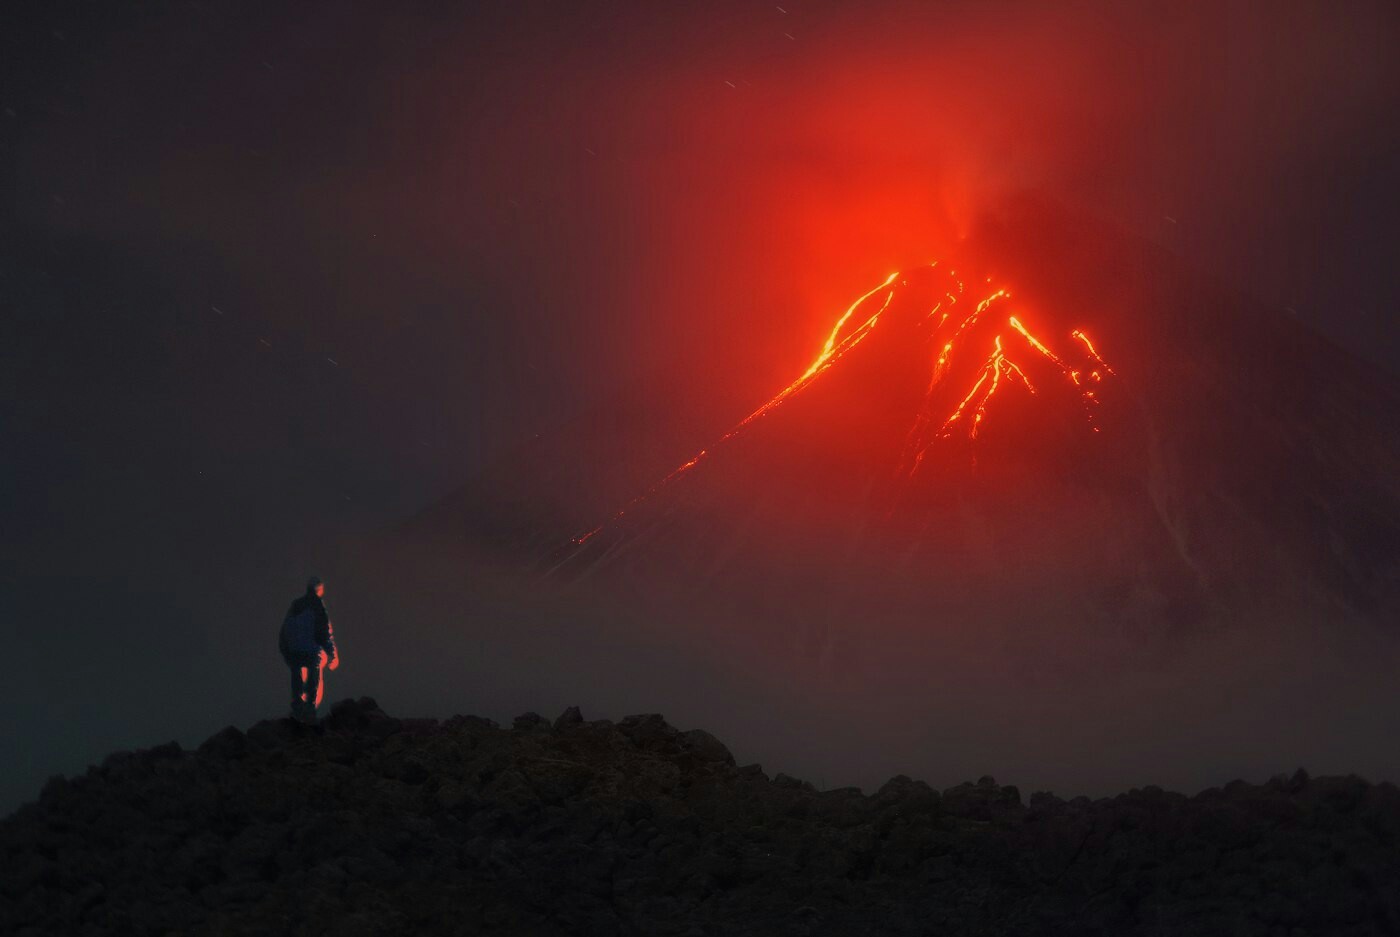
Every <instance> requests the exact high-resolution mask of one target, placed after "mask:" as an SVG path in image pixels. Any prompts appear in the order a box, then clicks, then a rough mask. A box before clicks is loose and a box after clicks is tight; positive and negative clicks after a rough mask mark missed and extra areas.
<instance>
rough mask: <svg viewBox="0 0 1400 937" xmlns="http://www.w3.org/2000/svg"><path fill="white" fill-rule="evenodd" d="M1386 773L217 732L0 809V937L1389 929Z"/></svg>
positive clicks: (630, 739) (503, 738)
mask: <svg viewBox="0 0 1400 937" xmlns="http://www.w3.org/2000/svg"><path fill="white" fill-rule="evenodd" d="M1397 882H1400V790H1397V788H1396V787H1395V786H1394V785H1391V784H1370V783H1368V782H1366V781H1364V780H1361V779H1359V778H1356V777H1333V778H1309V777H1307V775H1306V774H1304V773H1303V772H1301V771H1300V772H1298V773H1297V774H1295V775H1294V776H1292V777H1291V778H1290V777H1279V778H1276V779H1274V780H1272V781H1270V782H1268V783H1266V784H1263V785H1252V784H1247V783H1244V782H1242V781H1235V782H1232V783H1230V784H1228V785H1226V786H1225V787H1224V788H1219V789H1211V790H1209V791H1205V792H1203V793H1201V794H1199V795H1197V796H1195V797H1186V796H1183V795H1180V794H1174V793H1169V792H1166V791H1162V790H1160V789H1157V788H1153V787H1148V788H1144V789H1141V790H1136V789H1135V790H1133V791H1130V792H1129V793H1126V794H1121V795H1119V796H1117V797H1113V798H1107V799H1102V800H1097V801H1090V800H1088V799H1086V798H1076V799H1075V800H1071V801H1064V800H1061V799H1059V798H1057V797H1055V796H1053V795H1050V794H1046V793H1036V794H1032V795H1031V796H1030V798H1029V802H1028V803H1026V802H1023V801H1022V798H1021V796H1020V794H1019V792H1018V791H1017V789H1016V788H1014V787H1010V786H1002V785H998V784H997V783H996V782H995V781H994V780H993V779H991V778H986V777H984V778H982V779H980V780H979V781H977V782H976V783H968V784H962V785H959V786H957V787H954V788H951V789H949V790H947V791H943V792H941V793H940V792H938V791H936V790H934V789H932V788H931V787H929V786H928V785H927V784H925V783H923V782H921V781H917V780H911V779H909V778H906V777H903V776H901V777H896V778H894V779H892V780H890V781H889V782H888V783H886V784H885V785H884V786H883V787H881V788H880V789H879V790H878V791H876V792H875V793H873V794H870V795H865V794H863V793H862V792H861V791H859V790H857V789H854V788H844V789H838V790H829V791H818V790H816V789H815V788H814V787H813V786H812V785H810V784H808V783H806V782H803V781H800V780H798V779H795V778H790V777H787V776H785V775H781V774H780V775H778V776H777V777H774V778H770V777H768V775H767V774H765V773H764V771H763V770H762V769H761V768H760V767H759V766H757V765H747V766H738V765H736V764H735V761H734V758H733V757H732V756H731V755H730V753H729V751H728V749H727V748H726V747H725V746H724V744H723V743H722V742H720V741H719V740H718V739H716V738H715V737H714V736H712V735H710V734H709V733H707V732H704V731H701V730H692V731H689V732H683V731H680V730H678V729H676V728H674V727H672V726H671V725H669V724H668V723H667V722H666V721H665V720H664V719H663V718H661V717H660V716H658V715H641V716H631V717H628V718H626V719H624V720H622V721H621V722H618V723H612V722H609V721H606V720H600V721H592V722H590V721H585V720H584V719H583V717H582V715H581V714H580V713H579V712H578V710H576V709H570V710H568V711H566V712H565V713H564V714H563V715H561V716H560V717H559V718H558V719H556V720H554V721H553V722H550V721H549V720H547V719H544V718H542V717H540V716H539V715H536V714H534V713H527V714H525V715H523V716H521V717H519V718H517V719H516V720H515V722H514V725H513V727H512V728H509V729H507V728H502V727H500V726H498V725H496V724H495V723H493V722H491V721H489V720H486V719H480V718H476V717H471V716H457V717H454V718H452V719H449V720H447V721H445V722H437V721H435V720H417V719H395V718H392V717H390V716H388V715H386V714H385V713H384V712H382V711H381V710H380V709H379V707H378V706H377V705H376V704H375V703H374V701H373V700H370V699H360V700H358V701H351V700H346V701H344V702H341V703H339V704H337V705H336V706H335V707H334V708H333V709H332V711H331V713H330V715H329V716H328V717H327V718H326V719H325V720H324V722H323V723H322V724H321V725H319V726H317V727H314V728H308V727H304V726H301V725H298V724H296V723H293V722H290V721H288V720H279V721H267V722H261V723H258V724H257V725H255V726H253V727H252V728H251V729H249V730H248V731H247V732H246V733H244V732H241V731H239V730H238V729H236V728H233V727H230V728H227V729H224V730H223V731H221V732H219V733H218V734H216V735H214V736H213V737H211V738H210V739H209V740H208V741H206V742H205V743H204V744H203V745H201V746H200V747H199V749H198V751H195V752H186V751H183V750H181V748H180V747H179V746H178V745H175V744H173V743H172V744H169V745H164V746H160V747H158V748H153V749H148V750H145V751H139V752H134V753H127V752H123V753H119V754H115V755H112V756H110V757H109V758H107V760H106V761H104V762H103V763H102V764H101V765H100V766H95V767H93V768H91V769H89V771H88V772H87V773H86V774H85V775H83V776H80V777H76V778H73V779H71V780H65V779H62V778H56V779H54V780H52V781H50V782H49V784H48V785H46V786H45V788H44V790H43V792H42V794H41V795H40V797H39V799H38V801H37V802H36V803H32V804H29V805H27V806H25V807H23V808H21V809H20V810H19V811H18V812H16V813H15V814H13V815H12V816H10V817H9V818H7V819H6V820H4V821H3V823H0V932H4V933H7V934H109V933H119V934H127V933H129V934H147V933H200V934H269V933H306V934H319V933H334V934H336V935H338V937H351V935H360V934H364V935H371V934H390V933H443V934H478V933H480V934H532V935H533V934H538V935H555V934H561V935H562V934H590V935H591V934H600V935H606V934H636V935H666V934H677V935H701V934H716V935H718V934H724V935H746V934H747V935H769V934H772V935H787V934H792V935H798V934H803V935H817V934H821V935H857V934H878V935H899V934H910V935H913V934H1047V935H1049V934H1055V935H1090V934H1102V935H1109V934H1112V935H1131V934H1163V935H1165V934H1172V935H1182V934H1202V935H1205V934H1209V935H1218V934H1236V935H1249V934H1260V935H1299V934H1308V935H1313V934H1393V933H1397V932H1400V888H1397V887H1396V883H1397Z"/></svg>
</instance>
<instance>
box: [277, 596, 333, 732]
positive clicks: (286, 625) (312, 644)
mask: <svg viewBox="0 0 1400 937" xmlns="http://www.w3.org/2000/svg"><path fill="white" fill-rule="evenodd" d="M325 594H326V584H325V583H323V582H322V581H321V580H320V579H319V578H317V577H316V576H312V577H311V579H310V580H308V581H307V583H306V594H305V595H302V596H300V597H298V598H297V600H296V601H294V602H293V603H292V607H291V608H289V609H288V610H287V616H286V617H285V618H284V619H282V633H281V636H280V637H279V639H278V641H277V647H278V650H280V651H281V652H282V659H283V660H284V661H286V662H287V666H288V667H289V668H291V671H292V718H293V719H297V720H299V721H301V722H305V723H314V722H315V721H316V707H317V706H318V705H320V703H321V693H322V691H323V690H324V687H323V686H322V684H321V668H322V667H323V666H329V668H330V669H331V670H334V669H336V668H337V667H339V666H340V657H339V655H338V654H336V651H335V637H334V636H333V634H332V632H331V618H330V615H328V614H327V613H326V605H325V603H324V602H323V601H321V598H322V596H324V595H325Z"/></svg>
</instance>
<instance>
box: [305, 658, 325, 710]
mask: <svg viewBox="0 0 1400 937" xmlns="http://www.w3.org/2000/svg"><path fill="white" fill-rule="evenodd" d="M302 673H304V674H306V681H305V683H306V709H307V711H308V712H309V713H311V715H312V716H315V715H316V707H317V706H319V705H321V662H320V661H319V660H317V661H315V662H314V663H312V664H311V665H310V666H308V667H303V668H302Z"/></svg>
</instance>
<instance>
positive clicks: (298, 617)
mask: <svg viewBox="0 0 1400 937" xmlns="http://www.w3.org/2000/svg"><path fill="white" fill-rule="evenodd" d="M277 647H278V650H280V651H281V652H282V654H283V656H293V657H305V656H310V655H315V654H316V653H318V652H319V651H320V650H321V647H320V645H318V644H317V643H316V610H315V609H314V608H312V606H311V604H310V603H307V604H306V606H305V607H304V608H302V610H301V611H300V612H295V611H292V610H288V612H287V617H286V618H283V619H282V633H281V635H280V636H279V637H278V641H277Z"/></svg>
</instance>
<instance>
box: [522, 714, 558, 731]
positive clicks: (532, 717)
mask: <svg viewBox="0 0 1400 937" xmlns="http://www.w3.org/2000/svg"><path fill="white" fill-rule="evenodd" d="M514 728H515V731H517V732H541V731H548V730H549V723H548V722H546V721H545V718H544V716H541V715H540V714H539V713H521V714H520V715H518V716H516V717H515V722H514Z"/></svg>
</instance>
